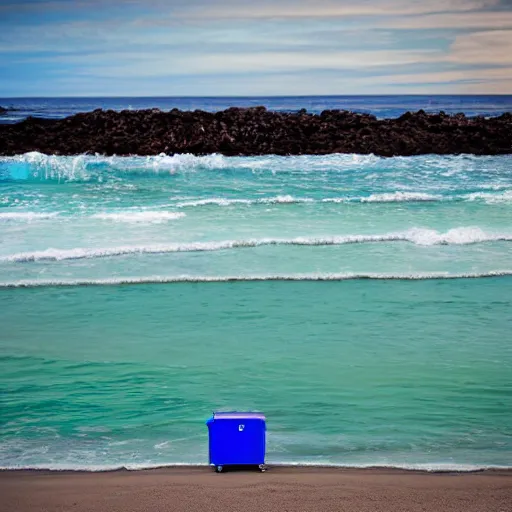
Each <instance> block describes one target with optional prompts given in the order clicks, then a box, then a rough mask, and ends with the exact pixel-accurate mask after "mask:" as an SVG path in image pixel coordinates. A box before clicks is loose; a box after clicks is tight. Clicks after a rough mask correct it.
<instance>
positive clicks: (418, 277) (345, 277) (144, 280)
mask: <svg viewBox="0 0 512 512" xmlns="http://www.w3.org/2000/svg"><path fill="white" fill-rule="evenodd" d="M504 276H512V270H491V271H489V272H475V273H471V272H467V273H464V272H463V273H453V274H452V273H449V272H416V273H409V274H388V273H371V272H370V273H349V272H347V273H341V274H337V273H335V274H261V275H259V274H256V275H232V276H193V275H181V276H148V277H112V278H105V279H40V280H28V279H26V280H24V279H20V280H17V281H5V282H0V288H39V287H65V286H116V285H134V284H166V283H232V282H260V281H355V280H381V281H390V280H398V281H424V280H429V279H479V278H490V277H504Z"/></svg>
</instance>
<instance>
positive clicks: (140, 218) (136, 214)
mask: <svg viewBox="0 0 512 512" xmlns="http://www.w3.org/2000/svg"><path fill="white" fill-rule="evenodd" d="M183 217H185V214H184V213H182V212H159V211H131V212H119V213H96V214H94V215H92V218H93V219H100V220H108V221H114V222H128V223H152V224H161V223H163V222H167V221H170V220H176V219H181V218H183Z"/></svg>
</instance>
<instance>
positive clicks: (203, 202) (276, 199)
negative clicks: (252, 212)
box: [176, 194, 315, 208]
mask: <svg viewBox="0 0 512 512" xmlns="http://www.w3.org/2000/svg"><path fill="white" fill-rule="evenodd" d="M314 201H315V200H314V199H311V198H308V197H294V196H292V195H289V194H288V195H283V196H273V197H262V198H259V199H229V198H225V197H212V198H210V199H198V200H196V201H184V202H181V203H178V204H177V205H176V206H177V207H178V208H187V207H194V206H210V205H215V206H232V205H237V204H244V205H253V204H294V203H313V202H314Z"/></svg>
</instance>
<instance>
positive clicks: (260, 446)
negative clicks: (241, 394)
mask: <svg viewBox="0 0 512 512" xmlns="http://www.w3.org/2000/svg"><path fill="white" fill-rule="evenodd" d="M206 425H207V426H208V431H209V435H210V449H209V456H210V465H212V466H215V469H216V471H217V472H220V471H222V469H223V468H224V466H242V465H243V466H258V467H259V469H260V470H261V471H264V470H265V433H266V424H265V416H264V415H263V414H261V413H259V412H216V413H214V414H213V416H212V417H211V418H210V419H209V420H208V421H207V422H206Z"/></svg>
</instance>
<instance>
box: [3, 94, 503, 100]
mask: <svg viewBox="0 0 512 512" xmlns="http://www.w3.org/2000/svg"><path fill="white" fill-rule="evenodd" d="M454 96H458V97H479V96H485V97H488V96H496V97H512V94H505V93H487V94H486V93H477V94H468V93H462V94H447V93H440V94H292V95H286V94H277V95H254V96H253V95H248V96H237V95H234V96H231V95H219V96H200V95H194V96H174V95H169V96H160V95H157V96H136V95H135V96H124V95H123V96H111V95H106V96H102V95H93V96H68V95H62V96H0V99H2V100H33V99H48V100H50V99H63V98H66V99H100V98H108V99H125V98H139V99H156V98H175V99H199V98H207V99H212V98H215V99H217V98H226V99H260V98H378V97H381V98H382V97H386V98H392V97H454Z"/></svg>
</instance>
